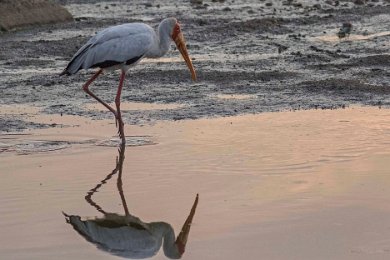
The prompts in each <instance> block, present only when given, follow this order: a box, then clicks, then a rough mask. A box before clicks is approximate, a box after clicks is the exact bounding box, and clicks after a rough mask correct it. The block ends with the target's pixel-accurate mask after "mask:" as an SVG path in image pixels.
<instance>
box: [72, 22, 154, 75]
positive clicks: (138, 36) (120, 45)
mask: <svg viewBox="0 0 390 260" xmlns="http://www.w3.org/2000/svg"><path fill="white" fill-rule="evenodd" d="M155 40H156V35H155V32H154V30H153V29H152V28H151V27H150V26H148V25H146V24H141V23H131V24H122V25H117V26H113V27H109V28H107V29H104V30H102V31H101V32H99V33H98V34H96V35H95V36H93V37H92V38H91V39H89V41H88V42H87V43H86V44H85V45H83V46H82V47H81V48H80V49H79V50H78V51H77V52H76V54H75V55H74V56H73V58H72V60H71V61H70V62H69V64H68V66H67V68H66V69H65V71H66V72H67V73H69V74H74V73H76V72H77V71H78V70H80V69H88V68H92V67H102V68H104V67H109V66H112V65H117V64H123V63H127V64H131V63H134V62H136V61H137V60H139V59H140V58H142V56H143V55H144V54H145V53H146V52H147V51H148V50H149V49H150V48H151V46H152V43H153V41H155Z"/></svg>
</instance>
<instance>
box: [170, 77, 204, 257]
mask: <svg viewBox="0 0 390 260" xmlns="http://www.w3.org/2000/svg"><path fill="white" fill-rule="evenodd" d="M194 73H195V71H194ZM198 201H199V195H198V194H196V199H195V201H194V205H192V208H191V212H190V214H189V215H188V217H187V219H186V222H184V225H183V227H182V228H181V231H180V234H179V235H178V236H177V238H176V245H177V246H178V249H179V252H180V254H181V255H182V254H183V253H184V251H185V247H186V244H187V241H188V235H189V234H190V229H191V224H192V219H193V218H194V215H195V210H196V206H197V205H198Z"/></svg>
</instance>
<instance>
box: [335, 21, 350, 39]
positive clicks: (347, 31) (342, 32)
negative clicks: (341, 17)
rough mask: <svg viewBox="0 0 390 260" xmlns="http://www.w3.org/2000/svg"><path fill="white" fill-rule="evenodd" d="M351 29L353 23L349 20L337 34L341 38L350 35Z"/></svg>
mask: <svg viewBox="0 0 390 260" xmlns="http://www.w3.org/2000/svg"><path fill="white" fill-rule="evenodd" d="M351 30H352V24H351V23H349V22H345V23H343V25H342V27H341V28H340V30H339V32H338V33H337V36H338V37H339V39H341V38H344V37H346V36H349V35H350V34H351Z"/></svg>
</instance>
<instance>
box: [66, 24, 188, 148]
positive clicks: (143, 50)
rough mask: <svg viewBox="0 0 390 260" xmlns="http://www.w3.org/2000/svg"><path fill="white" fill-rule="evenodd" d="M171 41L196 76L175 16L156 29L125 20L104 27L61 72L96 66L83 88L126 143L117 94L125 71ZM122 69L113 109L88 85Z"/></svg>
mask: <svg viewBox="0 0 390 260" xmlns="http://www.w3.org/2000/svg"><path fill="white" fill-rule="evenodd" d="M172 40H173V41H174V42H175V44H176V46H177V48H178V50H179V51H180V53H181V54H182V56H183V58H184V60H185V62H186V63H187V66H188V68H189V69H190V71H191V76H192V79H193V80H196V73H195V69H194V67H193V65H192V62H191V59H190V57H189V55H188V51H187V47H186V43H185V40H184V36H183V34H182V32H181V29H180V25H179V23H178V22H177V20H176V18H166V19H164V20H162V21H161V23H160V24H159V26H158V28H157V31H155V30H154V29H153V28H152V27H150V26H149V25H146V24H144V23H127V24H122V25H117V26H113V27H109V28H106V29H104V30H102V31H100V32H99V33H97V34H96V35H95V36H93V37H92V38H91V39H89V41H88V42H87V43H86V44H85V45H83V46H82V47H81V48H80V49H79V50H78V51H77V52H76V54H75V55H74V56H73V58H72V59H71V61H70V62H69V63H68V65H67V67H66V68H65V69H64V71H63V72H62V73H61V74H60V75H72V74H75V73H77V72H78V71H79V70H81V69H85V70H87V69H90V68H99V70H98V71H97V72H96V73H95V74H94V75H93V76H92V77H91V78H90V79H89V80H88V81H87V82H86V83H85V84H84V86H83V90H84V91H85V92H86V93H87V94H88V95H90V96H92V97H93V98H94V99H96V100H97V101H98V102H100V103H101V104H103V105H104V106H105V107H106V108H107V109H108V110H110V111H111V112H112V113H113V114H114V115H115V118H116V122H117V123H118V128H119V130H118V132H119V136H120V138H121V139H122V143H125V135H124V130H123V120H122V116H121V111H120V96H121V91H122V87H123V81H124V79H125V75H126V72H127V71H128V70H129V69H130V67H132V66H134V65H136V64H137V63H138V62H140V61H141V59H142V58H159V57H162V56H164V55H165V54H166V53H167V52H168V50H169V48H170V45H171V41H172ZM118 69H119V70H121V75H120V79H119V86H118V90H117V94H116V98H115V105H116V110H115V109H114V108H113V107H111V106H110V105H108V104H107V103H106V102H104V101H103V100H102V99H100V98H99V97H97V96H96V95H95V94H93V93H92V92H91V91H90V90H89V85H90V84H91V83H92V82H93V81H94V80H95V79H96V78H97V77H98V76H99V75H100V74H101V73H102V72H103V71H111V70H118Z"/></svg>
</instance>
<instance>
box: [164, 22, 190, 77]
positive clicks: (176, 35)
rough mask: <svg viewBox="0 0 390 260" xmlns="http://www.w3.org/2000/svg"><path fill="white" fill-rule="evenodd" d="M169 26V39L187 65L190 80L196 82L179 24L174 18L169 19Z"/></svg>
mask: <svg viewBox="0 0 390 260" xmlns="http://www.w3.org/2000/svg"><path fill="white" fill-rule="evenodd" d="M170 24H171V28H172V29H171V34H170V35H171V38H172V40H173V41H174V42H175V44H176V47H177V49H178V50H179V51H180V53H181V55H182V56H183V58H184V60H185V62H186V63H187V66H188V68H189V69H190V71H191V77H192V80H194V81H195V80H196V72H195V69H194V66H193V65H192V61H191V58H190V56H189V55H188V51H187V46H186V42H185V40H184V36H183V33H182V32H181V28H180V24H179V23H178V22H177V20H176V19H175V18H170Z"/></svg>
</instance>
